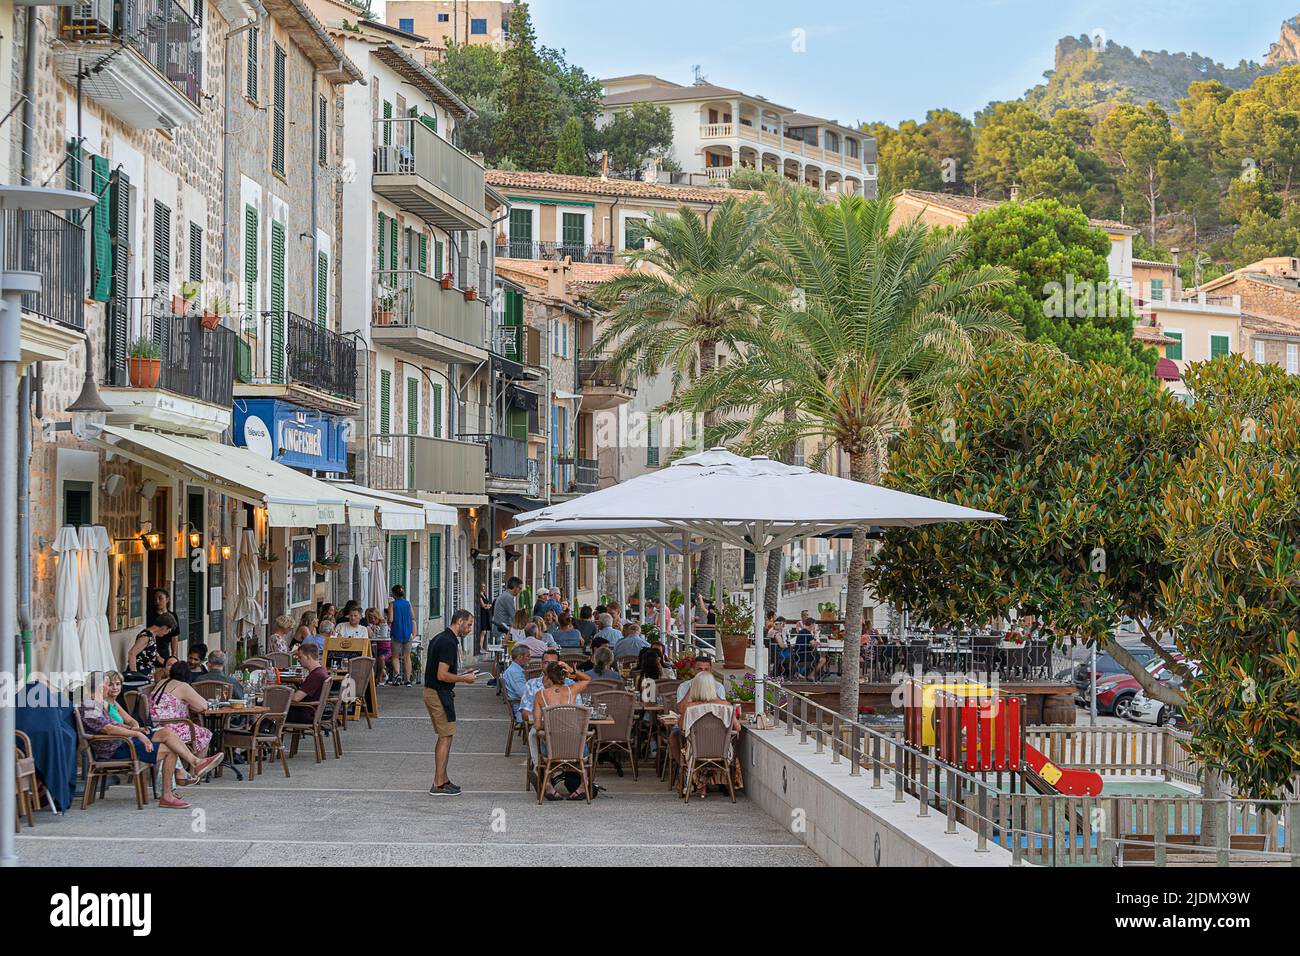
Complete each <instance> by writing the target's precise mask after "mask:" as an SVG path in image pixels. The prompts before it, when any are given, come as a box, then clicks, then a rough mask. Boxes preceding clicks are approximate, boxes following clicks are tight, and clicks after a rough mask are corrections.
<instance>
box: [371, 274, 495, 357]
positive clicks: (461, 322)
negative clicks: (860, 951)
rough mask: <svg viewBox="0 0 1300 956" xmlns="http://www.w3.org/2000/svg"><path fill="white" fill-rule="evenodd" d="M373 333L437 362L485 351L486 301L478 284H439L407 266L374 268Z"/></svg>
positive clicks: (376, 336)
mask: <svg viewBox="0 0 1300 956" xmlns="http://www.w3.org/2000/svg"><path fill="white" fill-rule="evenodd" d="M371 326H372V327H371V336H372V338H373V339H374V340H375V341H376V342H381V343H383V344H385V345H388V346H390V347H392V348H397V349H401V350H403V351H408V352H413V353H415V354H416V355H420V356H422V357H424V358H430V359H433V360H435V361H440V362H466V361H482V360H483V359H484V358H486V357H487V346H488V341H487V307H486V303H485V302H484V300H483V299H481V298H478V294H477V291H476V290H470V291H468V292H467V291H466V290H462V289H455V288H443V285H442V283H441V282H439V280H438V279H435V278H434V277H433V276H430V275H425V274H424V273H423V272H415V271H411V270H404V271H396V272H392V271H389V272H377V273H375V302H374V311H373V313H372V321H371Z"/></svg>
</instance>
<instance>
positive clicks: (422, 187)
mask: <svg viewBox="0 0 1300 956" xmlns="http://www.w3.org/2000/svg"><path fill="white" fill-rule="evenodd" d="M374 129H375V148H374V169H373V177H372V180H371V188H372V189H374V191H375V192H376V193H378V194H379V195H380V196H383V197H384V198H385V199H387V200H389V201H390V202H393V203H395V204H396V205H397V206H398V207H399V208H401V209H403V210H405V211H407V212H413V213H415V214H416V215H417V216H419V217H420V218H421V219H423V220H425V221H426V222H429V223H432V224H433V225H435V226H438V227H439V228H440V229H449V230H460V229H470V230H473V229H486V228H487V227H488V225H489V219H488V214H487V206H486V193H485V192H484V182H483V164H482V163H480V162H479V161H478V160H476V159H474V158H472V157H471V156H469V155H468V154H466V153H463V152H461V151H460V150H459V149H457V148H456V147H455V146H453V145H452V144H451V143H449V142H447V140H445V139H443V138H442V137H441V136H439V135H438V134H437V133H435V132H434V131H433V130H432V129H430V128H429V127H428V126H426V125H425V124H424V123H423V122H421V121H420V120H419V119H418V118H415V117H400V118H395V119H385V120H376V121H375V126H374Z"/></svg>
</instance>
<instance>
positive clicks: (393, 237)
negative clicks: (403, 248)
mask: <svg viewBox="0 0 1300 956" xmlns="http://www.w3.org/2000/svg"><path fill="white" fill-rule="evenodd" d="M388 267H389V268H390V269H392V270H393V271H394V272H396V271H397V219H396V218H395V217H394V218H393V219H390V220H388Z"/></svg>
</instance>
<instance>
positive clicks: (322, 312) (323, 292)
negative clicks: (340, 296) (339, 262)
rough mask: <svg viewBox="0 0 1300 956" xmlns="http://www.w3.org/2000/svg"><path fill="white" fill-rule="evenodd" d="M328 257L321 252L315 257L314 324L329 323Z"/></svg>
mask: <svg viewBox="0 0 1300 956" xmlns="http://www.w3.org/2000/svg"><path fill="white" fill-rule="evenodd" d="M329 319H330V257H329V255H327V254H326V253H324V252H322V253H321V254H320V255H318V256H317V257H316V324H317V325H329Z"/></svg>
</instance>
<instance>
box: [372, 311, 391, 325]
mask: <svg viewBox="0 0 1300 956" xmlns="http://www.w3.org/2000/svg"><path fill="white" fill-rule="evenodd" d="M392 324H393V311H392V309H375V325H392Z"/></svg>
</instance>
